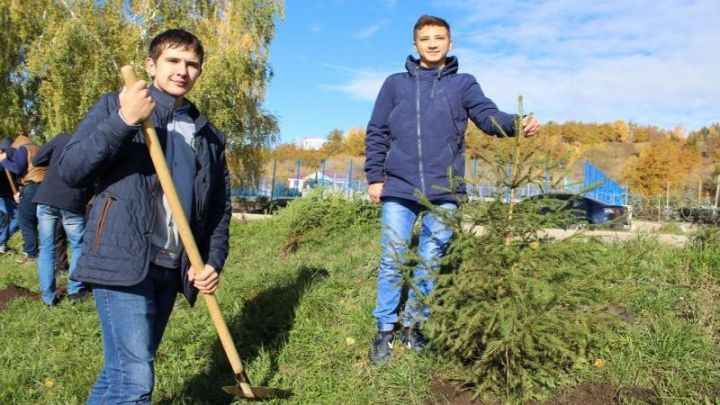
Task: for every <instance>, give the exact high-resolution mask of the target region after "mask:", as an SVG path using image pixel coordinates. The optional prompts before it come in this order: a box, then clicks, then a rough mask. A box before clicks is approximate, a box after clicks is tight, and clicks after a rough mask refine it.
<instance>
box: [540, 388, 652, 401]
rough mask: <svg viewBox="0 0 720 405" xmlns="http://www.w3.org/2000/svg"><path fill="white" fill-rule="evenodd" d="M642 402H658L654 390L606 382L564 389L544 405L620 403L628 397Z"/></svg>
mask: <svg viewBox="0 0 720 405" xmlns="http://www.w3.org/2000/svg"><path fill="white" fill-rule="evenodd" d="M630 398H632V399H633V400H635V401H637V402H640V403H643V404H659V403H660V402H659V400H658V398H657V396H656V395H655V392H653V390H651V389H647V388H640V387H620V388H618V387H615V386H613V385H612V384H608V383H594V384H590V383H588V384H582V385H579V386H577V387H573V388H569V389H567V390H565V391H564V392H563V393H561V394H560V396H558V397H557V398H555V399H552V400H550V401H547V402H545V405H571V404H583V405H605V404H622V403H625V402H626V401H623V399H630Z"/></svg>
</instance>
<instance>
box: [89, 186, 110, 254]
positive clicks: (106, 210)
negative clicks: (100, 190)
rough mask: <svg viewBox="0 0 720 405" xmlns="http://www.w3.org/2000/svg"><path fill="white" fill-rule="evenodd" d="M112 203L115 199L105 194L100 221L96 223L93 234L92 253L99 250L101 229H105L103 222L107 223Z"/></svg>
mask: <svg viewBox="0 0 720 405" xmlns="http://www.w3.org/2000/svg"><path fill="white" fill-rule="evenodd" d="M113 201H115V197H113V196H112V195H110V194H108V193H105V202H104V203H103V207H102V211H101V213H100V220H99V221H98V226H97V230H96V232H95V240H94V241H93V251H94V252H97V251H98V250H99V249H100V237H101V236H102V233H103V229H104V228H105V222H107V217H108V214H109V213H110V207H111V206H112V202H113Z"/></svg>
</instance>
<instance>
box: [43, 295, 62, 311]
mask: <svg viewBox="0 0 720 405" xmlns="http://www.w3.org/2000/svg"><path fill="white" fill-rule="evenodd" d="M43 304H45V306H46V307H48V308H52V307H56V306H58V304H60V298H58V297H55V298H53V300H52V302H51V303H49V304H48V303H47V302H43Z"/></svg>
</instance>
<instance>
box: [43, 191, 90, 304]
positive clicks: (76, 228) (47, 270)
mask: <svg viewBox="0 0 720 405" xmlns="http://www.w3.org/2000/svg"><path fill="white" fill-rule="evenodd" d="M37 218H38V225H39V226H38V230H39V233H40V256H39V257H38V279H39V280H40V291H41V292H42V300H43V302H44V303H46V304H48V305H51V304H52V302H53V301H54V300H55V292H56V291H55V230H56V229H57V223H58V221H61V222H62V225H63V229H64V230H65V235H67V239H68V242H69V244H70V248H71V251H72V259H71V261H70V271H69V276H70V277H72V275H73V272H74V271H75V266H76V265H77V261H78V258H79V257H80V244H81V243H82V237H83V233H84V232H85V216H83V215H81V214H76V213H74V212H70V211H66V210H61V209H59V208H55V207H52V206H50V205H45V204H38V205H37ZM82 288H83V283H81V282H79V281H74V280H72V279H69V280H68V294H77V293H78V292H80V290H81V289H82Z"/></svg>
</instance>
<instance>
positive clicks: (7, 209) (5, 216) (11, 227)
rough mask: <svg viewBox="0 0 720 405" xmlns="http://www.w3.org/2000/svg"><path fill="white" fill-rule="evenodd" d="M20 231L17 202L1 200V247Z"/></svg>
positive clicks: (6, 199)
mask: <svg viewBox="0 0 720 405" xmlns="http://www.w3.org/2000/svg"><path fill="white" fill-rule="evenodd" d="M17 230H18V216H17V209H16V207H15V201H13V200H12V199H10V198H0V245H4V244H6V243H7V241H8V240H9V239H10V237H11V236H12V235H13V234H14V233H15V232H16V231H17Z"/></svg>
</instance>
